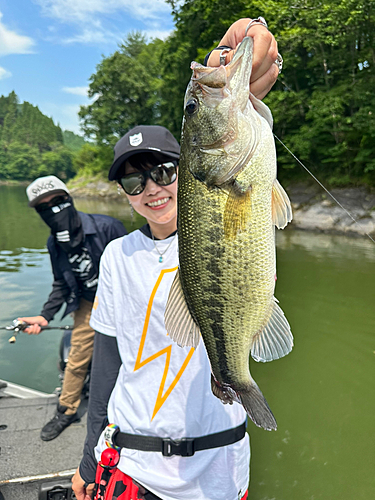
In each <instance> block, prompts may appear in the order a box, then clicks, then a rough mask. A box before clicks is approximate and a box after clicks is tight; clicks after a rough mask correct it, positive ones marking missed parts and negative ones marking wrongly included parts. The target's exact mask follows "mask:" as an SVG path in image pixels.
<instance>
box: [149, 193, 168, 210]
mask: <svg viewBox="0 0 375 500" xmlns="http://www.w3.org/2000/svg"><path fill="white" fill-rule="evenodd" d="M171 199H172V198H171V197H170V196H166V197H164V198H158V199H157V200H153V201H149V202H147V203H146V206H147V207H149V208H151V209H153V210H159V209H160V208H164V207H165V205H167V203H168V202H169V200H171Z"/></svg>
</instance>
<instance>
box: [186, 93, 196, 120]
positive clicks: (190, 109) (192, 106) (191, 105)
mask: <svg viewBox="0 0 375 500" xmlns="http://www.w3.org/2000/svg"><path fill="white" fill-rule="evenodd" d="M185 111H186V113H187V114H188V115H189V116H191V115H193V114H194V113H195V112H196V111H198V101H197V100H196V99H194V97H192V98H191V99H189V100H188V102H187V103H186V106H185Z"/></svg>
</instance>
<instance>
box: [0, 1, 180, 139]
mask: <svg viewBox="0 0 375 500" xmlns="http://www.w3.org/2000/svg"><path fill="white" fill-rule="evenodd" d="M172 29H173V20H172V17H171V14H170V6H169V5H168V4H166V3H165V1H164V0H0V95H8V94H9V92H11V91H12V90H14V91H15V92H16V94H17V95H18V96H19V98H20V101H21V102H23V101H28V102H30V103H31V104H34V105H36V106H38V107H39V109H40V110H41V111H42V112H43V113H44V114H46V115H48V116H51V117H52V118H53V120H54V121H55V123H59V124H60V126H61V127H62V128H63V129H64V130H72V131H73V132H75V133H80V129H79V120H78V116H77V112H78V110H79V106H80V105H82V104H87V103H89V99H88V97H87V87H88V80H89V78H90V76H91V75H92V74H93V73H94V72H95V68H96V65H97V64H98V63H99V62H100V61H101V59H102V56H108V55H110V54H112V53H113V52H114V51H115V50H116V49H117V46H118V44H119V43H120V42H121V41H122V40H123V39H124V38H125V37H126V35H127V33H129V32H130V31H133V30H141V31H143V32H144V33H145V34H146V35H147V36H148V37H149V38H152V37H158V38H163V39H164V38H165V37H166V36H168V34H169V33H170V31H171V30H172Z"/></svg>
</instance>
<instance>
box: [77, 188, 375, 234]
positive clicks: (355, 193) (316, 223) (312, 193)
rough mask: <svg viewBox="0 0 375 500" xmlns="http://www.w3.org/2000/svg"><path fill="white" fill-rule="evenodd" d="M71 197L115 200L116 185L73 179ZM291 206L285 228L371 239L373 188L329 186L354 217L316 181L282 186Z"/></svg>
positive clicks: (374, 205) (374, 213)
mask: <svg viewBox="0 0 375 500" xmlns="http://www.w3.org/2000/svg"><path fill="white" fill-rule="evenodd" d="M68 187H69V189H70V190H71V194H72V195H73V196H74V197H75V198H101V199H109V200H110V199H117V198H118V193H117V186H116V183H115V182H109V181H107V180H105V179H103V178H96V179H93V180H92V181H90V182H87V179H84V178H78V179H73V180H71V181H70V182H69V183H68ZM285 191H286V192H287V194H288V196H289V198H290V201H291V204H292V209H293V220H292V222H291V223H290V224H288V226H287V229H288V230H293V229H298V230H302V231H311V232H316V233H323V234H337V235H346V236H350V237H368V236H366V233H367V234H369V235H371V237H372V238H375V190H374V189H369V188H366V187H363V186H361V187H347V188H332V189H331V190H330V192H331V193H332V195H333V196H334V197H335V198H336V199H337V200H338V202H339V203H340V204H341V205H342V206H343V207H344V208H345V209H346V210H347V211H348V212H349V213H350V214H351V215H352V216H353V217H354V218H355V220H356V221H357V223H356V222H354V221H353V220H352V219H351V218H350V216H349V215H348V214H347V213H346V212H345V210H343V209H342V208H341V207H339V206H338V205H337V203H336V202H335V201H334V200H333V199H332V198H331V197H330V196H329V195H328V194H327V193H326V192H325V191H324V190H323V189H322V188H321V187H320V186H318V185H317V184H308V183H296V184H290V185H286V186H285Z"/></svg>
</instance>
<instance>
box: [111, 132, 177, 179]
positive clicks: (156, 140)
mask: <svg viewBox="0 0 375 500" xmlns="http://www.w3.org/2000/svg"><path fill="white" fill-rule="evenodd" d="M114 152H115V157H114V160H113V163H112V166H111V168H110V170H109V174H108V179H109V180H110V181H113V180H115V179H118V178H119V176H118V174H119V170H120V168H121V165H122V164H123V163H124V162H125V161H126V160H127V159H128V158H130V157H131V156H133V155H135V154H138V153H153V154H154V155H155V157H156V158H158V159H159V160H160V161H161V162H162V161H168V160H178V159H179V158H180V145H179V144H178V142H177V141H176V139H175V138H174V137H173V135H172V134H171V133H170V132H169V130H167V129H166V128H165V127H160V126H159V125H138V126H136V127H134V128H132V129H131V130H129V132H127V133H126V134H125V135H124V137H122V138H121V139H120V140H119V141H118V142H117V143H116V145H115V148H114Z"/></svg>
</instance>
